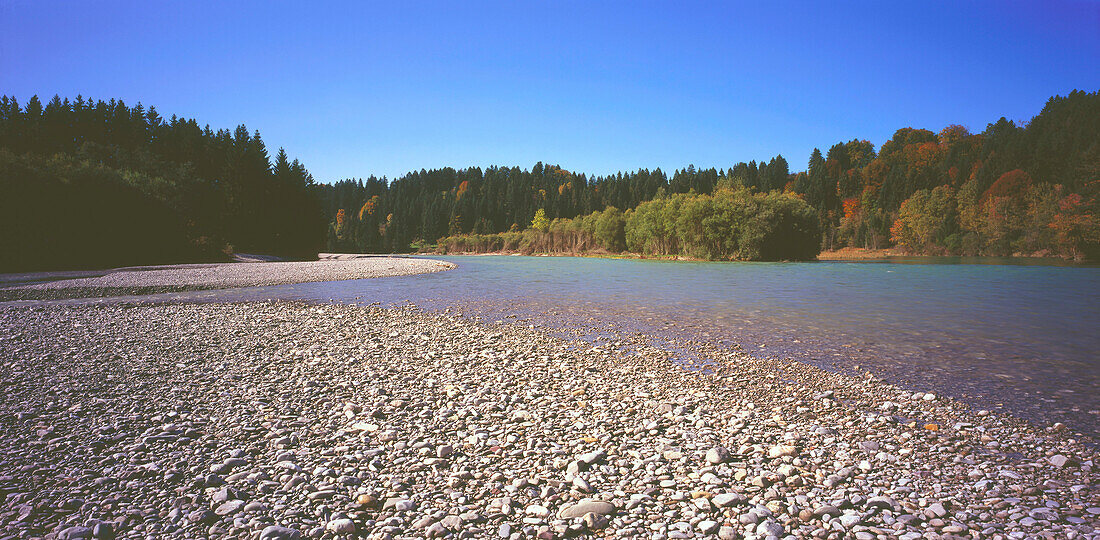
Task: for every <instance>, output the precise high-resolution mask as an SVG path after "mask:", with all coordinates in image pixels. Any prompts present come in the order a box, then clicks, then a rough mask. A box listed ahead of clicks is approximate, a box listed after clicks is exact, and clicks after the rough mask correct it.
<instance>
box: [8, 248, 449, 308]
mask: <svg viewBox="0 0 1100 540" xmlns="http://www.w3.org/2000/svg"><path fill="white" fill-rule="evenodd" d="M324 255H325V258H323V259H321V260H317V261H292V262H253V263H219V264H189V265H174V266H165V267H155V266H153V267H138V268H120V269H117V270H113V271H107V272H108V273H106V274H104V275H97V276H93V277H86V278H78V279H60V280H54V281H46V282H44V283H35V284H31V285H17V286H12V287H0V301H4V300H35V299H54V298H89V297H102V296H120V295H131V294H153V293H162V292H175V291H188V290H201V289H229V288H235V287H268V286H273V285H286V284H290V283H309V282H316V281H342V280H348V279H366V278H375V277H387V276H407V275H413V274H426V273H430V272H439V271H442V270H449V269H451V268H454V264H452V263H448V262H445V261H438V260H432V259H418V258H410V257H379V256H372V257H364V256H350V255H349V256H344V257H346V258H341V256H339V255H330V254H324ZM44 275H45V274H44ZM20 276H21V279H22V280H27V279H30V278H33V276H34V274H20Z"/></svg>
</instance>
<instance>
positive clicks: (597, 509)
mask: <svg viewBox="0 0 1100 540" xmlns="http://www.w3.org/2000/svg"><path fill="white" fill-rule="evenodd" d="M589 512H592V513H593V514H599V515H601V516H610V515H612V514H614V513H615V505H613V504H611V503H609V502H606V501H593V500H591V499H584V500H582V501H579V502H576V503H573V504H570V505H567V506H565V507H563V508H562V509H561V511H560V512H558V517H560V518H562V519H573V518H579V517H584V515H585V514H587V513H589Z"/></svg>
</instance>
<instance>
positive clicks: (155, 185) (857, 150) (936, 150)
mask: <svg viewBox="0 0 1100 540" xmlns="http://www.w3.org/2000/svg"><path fill="white" fill-rule="evenodd" d="M0 227H2V230H3V231H4V232H3V234H2V235H0V271H26V270H45V269H60V268H77V267H106V266H122V265H137V264H157V263H173V262H198V261H216V260H226V259H227V257H228V255H229V254H232V253H244V252H249V253H263V254H273V255H280V256H284V257H289V258H312V257H314V256H315V255H316V253H317V252H318V251H321V250H327V251H335V252H382V253H389V252H408V251H416V250H424V251H435V252H452V253H453V252H466V251H475V252H482V251H495V250H506V251H519V252H525V253H534V252H562V253H583V252H590V251H603V252H608V253H619V252H624V251H625V252H630V253H635V254H641V255H648V256H686V257H694V258H700V259H713V260H801V259H812V258H814V257H815V256H817V254H818V253H819V252H820V251H822V250H835V249H839V248H844V247H856V248H868V249H881V248H888V247H893V248H896V249H900V250H903V251H906V252H909V253H913V254H925V255H990V256H1051V257H1063V258H1069V259H1078V260H1080V259H1093V260H1095V259H1097V258H1100V92H1093V93H1086V92H1082V91H1074V92H1071V93H1070V94H1069V95H1067V96H1059V97H1052V98H1050V99H1049V100H1048V101H1047V103H1046V104H1045V106H1044V107H1043V108H1042V110H1041V111H1040V112H1039V114H1037V115H1036V116H1035V117H1034V118H1032V119H1031V120H1030V121H1027V122H1023V123H1021V124H1017V123H1015V122H1013V121H1010V120H1006V119H1004V118H1001V119H1000V120H998V121H996V122H994V123H991V124H989V125H988V126H986V128H985V129H984V130H983V131H982V132H980V133H972V132H971V131H970V130H968V129H967V128H965V127H963V126H959V125H950V126H947V127H945V128H943V129H941V130H939V131H936V132H933V131H930V130H927V129H915V128H908V127H907V128H902V129H899V130H897V131H896V132H895V133H894V135H893V137H892V138H891V139H890V140H888V141H886V142H885V143H883V144H882V146H881V147H880V148H878V149H876V148H875V147H874V145H873V144H871V143H870V142H868V141H866V140H860V139H853V140H850V141H841V142H837V143H835V144H833V145H832V146H829V147H828V149H827V150H826V151H825V152H822V151H821V150H820V149H814V150H813V152H812V153H811V155H810V156H809V159H808V162H807V164H806V169H805V170H804V171H799V172H792V171H791V166H790V165H789V163H788V162H787V160H786V159H785V158H784V157H783V156H775V157H772V158H770V159H766V160H761V161H749V162H740V163H737V164H735V165H733V166H731V167H728V168H725V169H717V168H709V169H696V168H695V167H694V166H690V165H689V166H688V167H686V168H684V169H679V170H675V171H672V172H671V173H666V172H665V171H662V170H660V169H655V170H648V169H639V170H637V171H629V172H620V173H616V174H614V175H607V176H592V177H589V176H587V175H585V174H582V173H575V172H571V171H569V170H566V169H563V168H561V167H560V166H556V165H545V164H543V163H541V162H540V163H536V164H535V165H534V166H533V167H531V168H530V169H521V168H519V167H489V168H485V169H482V168H479V167H470V168H465V169H452V168H443V169H433V170H420V171H413V172H410V173H407V174H405V175H404V176H402V177H400V178H396V179H392V180H391V179H387V178H377V177H369V178H367V179H354V180H343V181H339V182H336V183H334V184H323V183H317V182H315V181H314V179H313V177H312V176H311V175H310V174H309V172H308V171H307V170H306V168H305V166H304V165H303V164H302V163H301V162H299V161H298V160H296V159H294V160H292V159H291V158H289V157H288V156H287V154H286V152H284V151H283V150H281V149H280V150H279V151H278V152H277V153H276V155H275V157H274V158H271V157H270V155H269V153H268V150H267V147H266V145H265V143H264V141H263V139H262V138H261V137H260V134H259V132H250V131H249V130H248V129H247V128H246V127H245V126H243V125H241V126H238V127H237V128H236V129H235V130H233V131H230V130H228V129H219V130H217V131H214V130H212V129H211V128H210V126H209V125H207V126H202V127H200V125H199V124H198V122H197V121H195V120H193V119H184V118H178V117H176V116H172V117H170V118H163V117H161V116H160V114H159V113H158V112H157V111H156V109H155V108H153V107H150V108H148V109H146V108H144V107H143V106H142V105H141V104H140V103H139V104H137V105H135V106H132V107H131V106H128V105H126V104H125V103H123V102H122V101H121V100H114V99H112V100H110V101H106V102H104V101H102V100H100V101H93V100H89V99H85V98H83V97H81V96H77V97H76V98H75V99H74V100H69V99H67V98H66V99H61V98H60V97H58V96H55V97H54V98H53V99H52V100H50V101H49V102H48V103H46V104H45V105H43V104H42V103H41V102H40V101H39V99H38V98H37V97H32V98H30V99H29V100H28V101H27V102H26V103H25V104H20V103H19V102H18V101H17V100H16V99H15V98H14V97H7V96H4V97H0Z"/></svg>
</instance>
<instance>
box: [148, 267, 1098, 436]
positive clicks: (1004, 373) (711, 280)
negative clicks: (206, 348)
mask: <svg viewBox="0 0 1100 540" xmlns="http://www.w3.org/2000/svg"><path fill="white" fill-rule="evenodd" d="M442 258H443V259H445V260H449V261H452V262H455V263H457V264H458V268H457V269H455V270H451V271H448V272H441V273H436V274H428V275H421V276H408V277H394V278H386V279H379V280H370V279H368V280H357V281H339V282H326V283H305V284H298V285H283V286H278V287H265V288H252V289H235V290H225V291H201V292H194V293H182V294H178V295H157V296H158V297H161V296H163V297H176V298H180V297H187V298H189V299H193V300H211V301H227V300H254V299H269V298H279V299H300V300H309V301H335V302H352V303H354V302H362V303H370V302H380V303H382V304H383V305H395V304H406V303H413V304H416V305H418V306H420V307H422V308H425V309H429V310H439V309H443V308H448V307H451V308H459V309H461V310H462V311H463V312H465V313H466V314H468V315H477V316H480V317H482V318H488V319H490V320H496V319H509V318H510V317H515V318H517V319H519V320H523V321H525V322H524V324H530V323H540V324H543V325H545V326H551V327H562V326H563V321H565V325H568V324H570V321H572V323H575V324H576V325H578V326H584V327H586V328H588V329H589V330H594V333H596V334H598V333H600V332H601V330H603V329H606V330H608V333H609V334H611V335H614V334H615V333H619V332H641V333H643V334H646V335H648V336H652V337H654V338H655V339H657V340H658V341H660V340H667V341H668V342H669V343H671V342H673V341H674V340H681V341H682V340H692V339H694V340H703V341H707V342H714V343H721V344H723V345H725V346H730V347H740V348H741V349H743V350H744V351H746V352H748V353H750V354H756V355H779V356H788V357H792V358H795V359H798V360H801V361H804V362H808V363H811V364H814V365H818V366H821V367H824V368H826V369H840V370H848V369H851V368H852V367H853V366H855V365H860V366H862V367H863V368H865V369H870V370H871V371H874V372H875V373H877V374H879V375H880V376H882V377H883V378H885V379H887V380H890V381H892V382H895V383H898V384H901V385H903V386H905V387H907V388H911V389H913V390H915V391H933V392H936V393H940V394H945V395H950V396H952V397H956V398H959V399H961V400H963V401H967V402H969V403H972V404H973V405H974V406H975V407H977V408H986V409H999V410H1003V411H1005V412H1010V413H1013V414H1016V415H1018V416H1022V417H1024V418H1027V419H1029V420H1032V421H1036V422H1038V423H1042V424H1049V423H1052V422H1055V421H1061V422H1065V423H1066V424H1068V425H1069V426H1070V427H1071V428H1074V429H1076V430H1080V431H1082V432H1084V433H1086V434H1088V435H1091V436H1094V437H1095V436H1097V435H1098V434H1100V353H1098V351H1100V331H1098V329H1100V268H1096V267H1081V266H1066V265H1060V264H1047V263H1045V262H1043V261H1026V262H1027V263H1028V264H1003V263H1004V262H1017V261H1004V260H991V259H969V260H968V259H936V260H930V259H927V258H921V259H916V260H904V259H902V260H891V261H887V262H880V263H869V262H817V263H705V262H659V261H640V260H612V259H595V258H548V257H508V256H499V257H498V256H474V257H442ZM960 263H962V264H960ZM991 263H992V264H991ZM997 263H1001V264H997Z"/></svg>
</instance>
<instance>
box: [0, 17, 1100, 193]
mask: <svg viewBox="0 0 1100 540" xmlns="http://www.w3.org/2000/svg"><path fill="white" fill-rule="evenodd" d="M834 4H839V5H834ZM1073 89H1082V90H1088V91H1096V90H1098V89H1100V2H1094V1H1090V2H1058V1H1054V2H1050V1H1043V2H1029V3H1017V2H1003V1H999V2H969V1H965V2H942V3H941V2H916V3H913V2H882V1H876V2H838V3H833V2H820V3H819V2H814V3H809V2H807V3H800V2H797V3H796V2H792V3H788V2H751V3H744V4H741V3H729V2H713V3H710V2H708V3H697V2H662V3H651V2H641V3H638V2H622V3H619V2H535V3H532V2H514V1H512V2H476V1H474V2H377V3H376V2H358V1H348V2H240V3H238V2H108V1H103V2H91V1H80V2H53V1H47V0H0V94H6V95H15V96H17V97H18V98H19V99H20V101H21V102H25V101H26V99H27V98H28V97H30V96H31V95H32V94H38V95H40V96H45V97H49V96H52V95H53V94H60V95H62V96H69V97H74V96H76V95H77V94H83V95H84V96H86V97H89V96H90V97H94V98H103V99H109V98H112V97H115V98H122V99H124V100H125V101H126V102H127V103H129V104H133V103H135V102H137V101H141V102H142V103H143V104H145V105H146V106H147V107H148V106H150V105H153V106H156V107H157V110H158V111H159V112H161V114H164V115H171V114H177V115H180V116H185V117H193V118H196V119H198V120H199V122H200V123H209V124H210V125H211V126H212V127H214V128H222V127H226V128H232V127H234V126H236V125H237V124H240V123H244V124H246V125H247V126H248V127H249V128H250V129H259V130H260V132H261V133H262V135H263V137H264V140H265V141H266V142H267V144H268V147H269V149H270V150H271V152H272V153H273V154H274V152H275V150H276V149H277V148H278V147H279V146H283V147H285V148H286V149H287V152H288V153H290V155H292V156H295V157H298V158H300V159H302V161H303V162H304V163H305V164H306V166H307V167H308V168H309V169H310V171H311V172H313V174H314V176H315V177H316V178H317V179H318V180H320V181H325V182H331V181H335V180H338V179H341V178H347V177H366V176H369V175H371V174H374V175H378V176H381V175H387V176H390V177H393V176H397V175H401V174H403V173H404V172H406V171H408V170H411V169H420V168H433V167H441V166H454V167H464V166H471V165H479V166H488V165H493V164H497V165H519V166H522V167H524V168H527V167H530V166H531V165H533V164H534V163H535V162H537V161H543V162H546V163H557V164H560V165H562V166H563V167H564V168H566V169H569V170H574V171H578V172H587V173H590V174H593V173H594V174H606V173H611V172H615V171H619V170H632V169H637V168H639V167H646V168H650V169H652V168H655V167H661V168H662V169H665V170H666V171H671V170H673V169H675V168H679V167H684V166H687V165H688V164H695V165H696V167H710V166H717V167H727V166H730V165H732V164H733V163H735V162H738V161H748V160H751V159H757V160H759V159H762V158H764V159H766V158H770V157H771V156H773V155H775V154H777V153H781V154H783V155H784V156H785V157H786V158H787V160H788V161H789V162H790V163H791V168H792V170H802V169H804V168H805V166H806V165H805V164H806V161H807V159H808V157H809V154H810V151H811V150H812V149H813V148H814V147H815V146H817V147H820V148H822V150H824V149H826V148H828V146H830V145H831V144H833V143H835V142H838V141H846V140H849V139H852V138H861V139H869V140H871V141H872V142H874V143H875V144H876V146H877V145H881V143H882V142H883V141H884V140H886V139H888V138H889V137H890V135H891V134H892V133H893V132H894V130H896V129H897V128H900V127H905V126H913V127H924V128H928V129H932V130H937V131H938V130H939V129H940V128H942V127H943V126H945V125H947V124H951V123H960V124H963V125H965V126H967V127H969V128H970V129H971V130H973V131H981V130H983V129H984V128H985V125H986V124H987V123H989V122H993V121H996V120H997V119H998V118H1000V117H1001V116H1005V117H1007V118H1009V119H1013V120H1026V119H1029V118H1031V117H1032V116H1034V115H1035V114H1037V113H1038V112H1039V110H1040V109H1041V108H1042V106H1043V103H1044V102H1045V101H1046V99H1047V98H1049V97H1050V96H1052V95H1056V94H1066V93H1068V92H1069V91H1071V90H1073Z"/></svg>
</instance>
